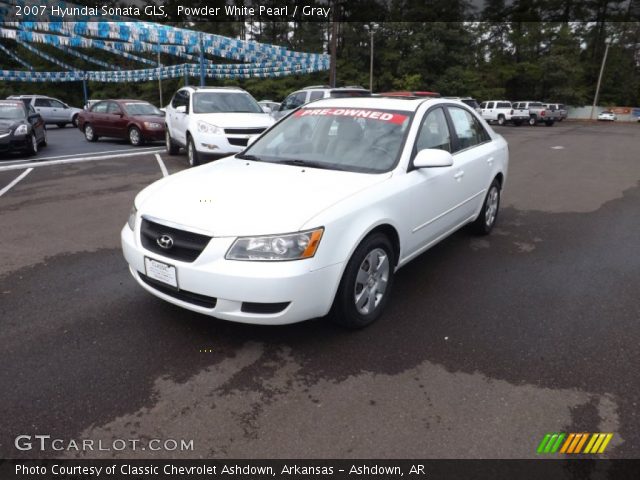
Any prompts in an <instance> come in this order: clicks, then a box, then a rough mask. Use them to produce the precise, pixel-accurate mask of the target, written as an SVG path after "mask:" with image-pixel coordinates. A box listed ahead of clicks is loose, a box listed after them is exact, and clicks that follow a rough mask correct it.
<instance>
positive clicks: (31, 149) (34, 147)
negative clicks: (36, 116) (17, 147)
mask: <svg viewBox="0 0 640 480" xmlns="http://www.w3.org/2000/svg"><path fill="white" fill-rule="evenodd" d="M27 142H28V143H27V153H28V154H29V155H36V154H37V153H38V139H37V138H36V132H33V133H32V134H31V136H30V137H29V140H27Z"/></svg>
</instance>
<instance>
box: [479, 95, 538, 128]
mask: <svg viewBox="0 0 640 480" xmlns="http://www.w3.org/2000/svg"><path fill="white" fill-rule="evenodd" d="M480 115H482V118H484V119H485V120H486V121H487V122H489V123H491V122H496V123H497V124H498V125H504V124H505V123H513V124H514V125H518V126H519V125H522V124H523V123H524V122H526V121H528V120H529V110H525V109H514V108H513V105H512V104H511V102H510V101H509V100H488V101H486V102H482V103H481V104H480Z"/></svg>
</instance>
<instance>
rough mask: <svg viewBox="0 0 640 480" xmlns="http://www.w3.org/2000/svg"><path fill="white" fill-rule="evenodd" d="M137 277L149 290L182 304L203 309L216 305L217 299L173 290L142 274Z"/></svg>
mask: <svg viewBox="0 0 640 480" xmlns="http://www.w3.org/2000/svg"><path fill="white" fill-rule="evenodd" d="M138 275H139V276H140V279H141V280H142V281H143V282H144V283H146V284H147V285H149V286H150V287H151V288H153V289H155V290H158V291H159V292H161V293H164V294H165V295H169V296H170V297H173V298H175V299H178V300H182V301H183V302H187V303H191V304H193V305H197V306H198V307H204V308H215V307H216V303H218V299H217V298H215V297H207V296H206V295H200V294H199V293H193V292H188V291H186V290H175V289H174V288H173V287H170V286H169V285H165V284H164V283H162V282H158V281H156V280H154V279H152V278H149V277H147V276H146V275H145V274H143V273H140V272H138Z"/></svg>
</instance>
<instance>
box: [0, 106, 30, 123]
mask: <svg viewBox="0 0 640 480" xmlns="http://www.w3.org/2000/svg"><path fill="white" fill-rule="evenodd" d="M24 117H25V113H24V107H23V106H22V105H18V104H15V103H0V118H1V119H4V120H19V119H21V118H24Z"/></svg>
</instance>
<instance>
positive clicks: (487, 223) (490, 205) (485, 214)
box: [471, 180, 500, 235]
mask: <svg viewBox="0 0 640 480" xmlns="http://www.w3.org/2000/svg"><path fill="white" fill-rule="evenodd" d="M499 209H500V182H498V180H494V181H493V182H492V183H491V186H490V187H489V191H488V192H487V196H486V197H485V199H484V203H483V204H482V210H481V211H480V215H478V218H477V219H476V220H475V221H474V222H473V223H472V224H471V228H472V230H473V231H474V232H475V233H477V234H478V235H489V234H490V233H491V230H493V227H494V225H495V224H496V220H497V219H498V210H499Z"/></svg>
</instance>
